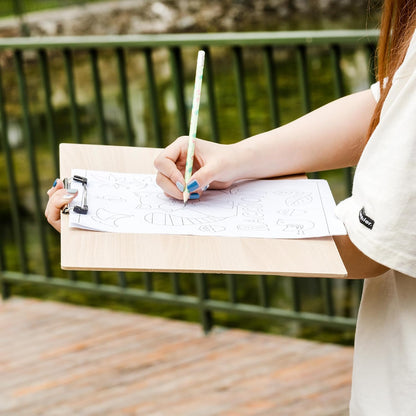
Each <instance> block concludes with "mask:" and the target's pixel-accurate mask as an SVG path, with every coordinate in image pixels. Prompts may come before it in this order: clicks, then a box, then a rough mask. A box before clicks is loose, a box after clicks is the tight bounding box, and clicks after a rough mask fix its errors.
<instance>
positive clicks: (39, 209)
mask: <svg viewBox="0 0 416 416" xmlns="http://www.w3.org/2000/svg"><path fill="white" fill-rule="evenodd" d="M14 61H15V65H16V71H17V81H18V90H19V98H20V103H21V106H22V111H23V130H24V136H25V139H26V145H27V151H28V159H29V165H30V176H31V181H32V189H33V194H34V200H35V211H36V214H35V217H36V223H37V227H38V230H39V238H40V245H41V252H42V260H43V267H44V273H45V276H50V275H51V270H50V264H49V258H48V249H47V242H46V232H45V230H44V226H45V221H44V215H43V206H42V201H41V199H40V194H39V178H38V172H37V166H36V155H35V152H36V150H35V146H34V139H33V135H32V128H31V126H30V116H29V103H28V97H27V90H26V80H25V74H24V69H23V55H22V51H15V52H14Z"/></svg>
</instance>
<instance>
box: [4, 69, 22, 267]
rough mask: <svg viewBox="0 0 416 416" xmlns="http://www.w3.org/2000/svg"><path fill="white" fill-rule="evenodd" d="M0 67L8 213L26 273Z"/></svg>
mask: <svg viewBox="0 0 416 416" xmlns="http://www.w3.org/2000/svg"><path fill="white" fill-rule="evenodd" d="M2 78H3V77H2V71H1V67H0V123H1V134H0V140H1V147H2V151H3V154H4V156H5V162H6V172H7V181H8V185H9V196H10V213H11V217H12V226H13V234H14V238H15V239H16V245H17V252H18V255H19V263H20V271H21V272H22V273H24V274H26V273H27V255H26V249H25V235H24V232H23V224H22V221H21V220H20V217H19V203H18V193H17V185H16V178H15V172H14V167H13V158H12V152H11V151H10V144H9V135H8V122H7V114H6V110H5V105H6V103H5V96H4V92H3V79H2Z"/></svg>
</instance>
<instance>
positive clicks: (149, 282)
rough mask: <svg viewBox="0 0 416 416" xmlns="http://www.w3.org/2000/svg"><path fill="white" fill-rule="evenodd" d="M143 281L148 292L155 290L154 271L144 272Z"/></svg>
mask: <svg viewBox="0 0 416 416" xmlns="http://www.w3.org/2000/svg"><path fill="white" fill-rule="evenodd" d="M143 281H144V287H145V289H146V292H153V273H150V272H144V273H143Z"/></svg>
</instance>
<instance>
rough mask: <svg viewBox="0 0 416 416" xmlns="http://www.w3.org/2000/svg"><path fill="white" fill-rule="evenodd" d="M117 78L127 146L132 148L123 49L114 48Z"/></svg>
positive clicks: (131, 130) (132, 139)
mask: <svg viewBox="0 0 416 416" xmlns="http://www.w3.org/2000/svg"><path fill="white" fill-rule="evenodd" d="M116 57H117V67H118V76H119V81H120V89H121V98H122V101H123V113H124V123H125V126H126V134H127V142H128V144H129V146H134V144H135V140H134V139H135V138H134V131H133V126H132V123H131V112H130V101H129V84H128V79H127V74H126V57H125V54H124V49H123V48H116Z"/></svg>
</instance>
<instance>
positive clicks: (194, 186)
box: [154, 136, 239, 199]
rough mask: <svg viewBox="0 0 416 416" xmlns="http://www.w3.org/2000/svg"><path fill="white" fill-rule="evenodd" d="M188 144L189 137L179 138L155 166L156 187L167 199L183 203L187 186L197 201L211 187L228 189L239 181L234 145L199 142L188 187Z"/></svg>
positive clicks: (156, 160)
mask: <svg viewBox="0 0 416 416" xmlns="http://www.w3.org/2000/svg"><path fill="white" fill-rule="evenodd" d="M188 140H189V138H188V136H182V137H179V138H178V139H177V140H175V141H174V142H173V143H172V144H170V145H169V146H168V147H166V149H164V150H163V151H162V153H161V154H160V155H159V156H158V157H157V158H156V159H155V162H154V165H155V167H156V169H157V170H158V173H157V176H156V183H157V184H158V185H159V186H160V187H161V188H162V189H163V191H164V192H165V194H166V195H169V196H171V197H173V198H176V199H182V197H183V191H184V189H185V186H187V187H188V191H189V192H190V199H197V198H199V196H200V195H201V193H202V192H203V191H204V190H205V189H207V187H208V186H209V187H210V188H212V189H224V188H227V187H229V186H230V185H231V184H232V183H233V182H234V181H236V180H237V179H239V178H238V166H236V163H235V160H236V155H235V154H233V151H232V145H224V144H218V143H214V142H209V141H205V140H200V139H196V142H195V153H194V163H193V174H192V176H191V178H190V180H189V183H188V184H185V179H184V173H185V166H186V155H187V150H188Z"/></svg>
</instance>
